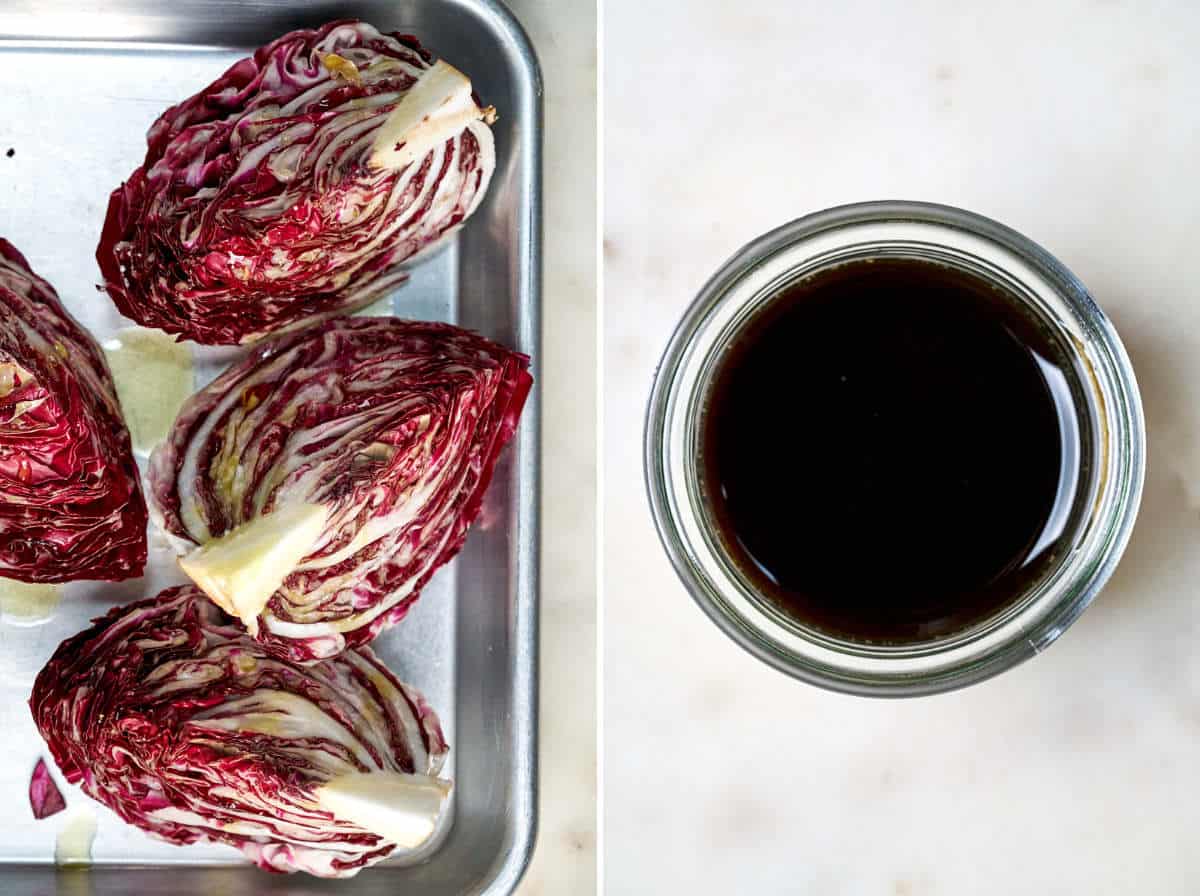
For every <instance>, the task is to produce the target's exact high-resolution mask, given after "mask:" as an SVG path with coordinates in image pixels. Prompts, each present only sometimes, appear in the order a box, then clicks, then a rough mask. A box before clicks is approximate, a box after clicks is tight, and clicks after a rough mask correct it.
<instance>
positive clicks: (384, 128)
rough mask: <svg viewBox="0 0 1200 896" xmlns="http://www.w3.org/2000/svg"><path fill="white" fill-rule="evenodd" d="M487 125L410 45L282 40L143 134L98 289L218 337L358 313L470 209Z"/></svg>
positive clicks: (352, 28)
mask: <svg viewBox="0 0 1200 896" xmlns="http://www.w3.org/2000/svg"><path fill="white" fill-rule="evenodd" d="M494 119H495V112H494V110H492V109H491V108H490V107H488V108H481V107H480V106H479V105H478V103H477V102H476V100H475V98H474V95H473V93H472V90H471V82H470V81H469V80H468V79H467V78H466V76H465V75H463V74H462V73H461V72H459V71H457V70H456V69H454V68H453V67H452V66H450V65H447V64H446V63H445V62H442V61H437V62H434V60H433V57H432V56H431V55H430V54H429V53H427V52H426V51H425V50H424V49H423V48H422V47H421V46H420V44H418V43H417V41H416V40H415V39H414V38H412V37H408V36H403V35H399V34H381V33H380V32H379V31H377V30H375V29H374V28H373V27H371V26H370V25H368V24H366V23H364V22H358V21H341V22H332V23H330V24H328V25H325V26H323V27H321V28H318V29H317V30H315V31H313V30H303V31H293V32H291V33H289V34H285V35H284V36H283V37H280V38H279V39H277V40H275V41H274V42H272V43H270V44H268V45H267V46H265V47H262V48H261V49H259V50H258V51H257V52H255V54H254V55H253V56H252V57H250V58H248V59H243V60H241V61H240V62H238V63H236V64H235V65H234V66H232V67H231V68H230V69H229V70H228V71H227V72H225V74H224V75H222V76H221V77H220V78H218V79H217V80H216V81H214V82H213V83H212V84H210V85H209V86H208V87H206V88H204V89H203V90H201V91H200V92H199V93H197V94H196V95H195V96H192V97H191V98H189V99H187V100H184V101H183V102H182V103H180V104H179V105H177V106H173V107H171V108H170V109H168V110H167V111H166V112H164V113H163V115H162V116H161V117H160V118H159V119H158V121H156V122H155V123H154V125H153V126H152V127H151V128H150V132H149V134H148V136H147V143H148V150H147V153H146V158H145V161H143V163H142V165H141V167H140V168H138V169H137V170H135V171H134V172H133V173H132V174H131V175H130V176H129V179H128V180H127V181H126V182H125V183H124V184H122V185H121V186H120V187H119V188H117V189H116V190H115V191H114V192H113V194H112V198H111V200H110V201H109V206H108V215H107V218H106V220H105V222H104V231H103V233H102V235H101V238H100V245H99V248H98V249H97V251H96V257H97V260H98V261H99V262H100V270H101V272H102V273H103V275H104V280H105V285H106V287H107V289H108V292H109V295H111V296H112V298H113V300H114V301H115V302H116V304H117V307H118V308H119V309H120V310H121V313H122V314H124V315H126V316H127V317H131V318H133V319H134V320H136V321H138V322H139V323H141V324H144V325H146V326H149V327H158V328H161V329H163V330H166V331H167V332H168V333H176V334H180V335H181V336H183V337H185V338H188V339H194V340H195V341H197V342H203V343H209V344H223V345H228V344H235V343H241V342H248V341H251V340H254V339H257V338H259V337H261V336H263V335H265V334H267V333H270V332H272V331H275V330H278V329H280V328H283V327H288V326H293V325H297V324H299V323H303V322H305V321H306V320H310V319H312V318H314V317H318V316H320V315H325V314H330V313H333V312H338V311H348V310H352V309H353V308H356V307H360V306H363V305H366V304H368V303H370V302H372V301H374V300H375V299H377V298H379V297H381V296H382V295H383V294H384V293H386V292H387V291H389V290H390V289H392V288H393V287H395V286H396V285H397V284H399V283H400V282H402V281H403V280H404V279H405V278H406V274H405V273H404V272H403V271H402V270H401V269H400V268H399V267H398V265H399V264H400V263H401V262H404V261H407V260H410V259H412V258H413V257H414V256H416V255H417V254H418V253H420V252H424V251H426V250H429V249H431V248H432V247H433V246H434V245H435V244H436V243H438V242H439V241H441V240H442V239H443V238H445V237H446V236H447V235H448V234H449V233H451V232H452V231H453V230H454V229H456V228H457V227H458V225H460V224H461V223H462V222H463V221H464V220H466V218H467V217H468V216H470V214H471V213H472V212H473V211H474V210H475V208H476V207H477V206H478V205H479V203H480V201H481V200H482V199H483V195H484V193H485V191H486V190H487V185H488V181H489V180H490V179H491V176H492V171H493V170H494V168H495V151H494V148H493V141H492V132H491V129H490V128H489V127H488V125H489V123H491V122H492V121H494Z"/></svg>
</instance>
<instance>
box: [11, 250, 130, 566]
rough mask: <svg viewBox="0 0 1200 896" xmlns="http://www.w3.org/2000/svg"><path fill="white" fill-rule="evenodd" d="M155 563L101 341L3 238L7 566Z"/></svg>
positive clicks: (119, 407)
mask: <svg viewBox="0 0 1200 896" xmlns="http://www.w3.org/2000/svg"><path fill="white" fill-rule="evenodd" d="M145 565H146V504H145V501H144V499H143V498H142V490H141V482H140V480H139V478H138V470H137V464H136V462H135V461H134V459H133V449H132V447H131V445H130V442H129V432H128V430H126V428H125V423H124V421H123V420H122V418H121V406H120V404H119V403H118V401H117V393H116V387H115V386H114V385H113V381H112V376H111V375H110V374H109V370H108V365H107V364H105V362H104V356H103V354H101V352H100V347H99V346H98V345H97V344H96V341H95V340H94V339H92V337H91V336H89V335H88V333H87V331H86V330H84V329H83V327H81V326H80V325H79V324H78V323H77V322H76V321H75V320H74V318H72V317H71V316H70V315H69V314H68V313H67V310H66V308H64V307H63V304H62V302H61V301H59V298H58V294H57V293H56V292H55V291H54V288H53V287H52V286H51V285H50V284H49V283H47V282H46V281H45V280H43V279H42V278H41V277H38V276H37V275H36V274H34V273H33V271H32V270H30V268H29V263H28V262H27V261H26V260H25V257H24V256H23V255H22V254H21V253H20V252H18V251H17V250H16V249H15V248H14V247H13V245H12V244H11V243H9V242H8V240H3V239H0V576H3V577H6V578H10V579H19V580H21V581H22V582H67V581H71V580H74V579H108V580H111V581H116V580H120V579H128V578H131V577H134V576H139V575H141V574H142V570H143V568H144V567H145Z"/></svg>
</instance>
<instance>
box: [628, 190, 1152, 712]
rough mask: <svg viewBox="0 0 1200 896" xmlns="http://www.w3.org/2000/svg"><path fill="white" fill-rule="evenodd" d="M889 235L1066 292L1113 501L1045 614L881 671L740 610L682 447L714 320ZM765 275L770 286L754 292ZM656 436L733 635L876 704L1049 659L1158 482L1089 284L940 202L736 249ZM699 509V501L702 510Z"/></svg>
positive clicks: (847, 219)
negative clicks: (952, 249) (859, 244)
mask: <svg viewBox="0 0 1200 896" xmlns="http://www.w3.org/2000/svg"><path fill="white" fill-rule="evenodd" d="M872 228H876V230H875V231H873V230H872ZM880 228H882V230H887V229H889V228H890V229H895V230H902V231H903V230H904V228H910V229H911V230H912V231H913V232H919V233H920V234H921V235H922V237H921V238H922V239H926V240H928V239H930V234H933V235H935V236H937V237H938V239H937V242H938V243H939V244H940V243H945V245H946V246H951V245H953V244H955V243H956V242H957V243H961V242H962V241H964V240H969V241H973V242H972V244H973V245H979V246H986V247H989V251H990V250H992V249H994V250H995V253H994V257H995V258H998V259H1000V262H999V264H1000V267H1001V268H1003V267H1004V266H1005V265H1009V264H1010V265H1011V269H1012V270H1020V271H1021V272H1022V275H1023V276H1024V277H1025V278H1027V279H1036V280H1037V283H1038V286H1039V288H1044V289H1045V290H1047V291H1048V292H1052V293H1053V295H1054V297H1055V300H1056V301H1061V303H1062V305H1063V307H1064V308H1065V309H1067V310H1068V311H1069V313H1070V314H1071V315H1073V316H1074V317H1075V318H1077V323H1078V324H1079V326H1080V328H1081V329H1080V334H1081V339H1082V341H1081V340H1075V341H1076V342H1077V343H1078V348H1079V350H1080V353H1081V355H1080V357H1081V358H1084V360H1085V361H1086V362H1087V363H1088V365H1089V369H1094V371H1095V377H1094V379H1095V380H1096V382H1095V386H1096V388H1097V390H1099V391H1098V393H1097V394H1098V397H1099V402H1100V405H1101V411H1102V413H1103V414H1104V415H1105V419H1104V420H1103V421H1101V424H1102V426H1103V428H1104V430H1105V439H1106V441H1105V443H1104V445H1103V448H1104V453H1103V458H1104V460H1103V463H1104V467H1105V468H1104V470H1103V471H1102V475H1101V479H1102V482H1103V489H1104V494H1103V495H1102V496H1101V497H1102V498H1103V500H1102V501H1098V502H1097V505H1096V511H1095V512H1096V514H1097V516H1096V519H1095V525H1096V527H1097V528H1096V529H1095V532H1094V533H1093V537H1092V539H1091V541H1089V542H1088V545H1087V550H1086V551H1085V552H1082V553H1081V555H1080V556H1079V557H1076V558H1073V560H1072V562H1073V563H1075V564H1076V565H1075V567H1073V569H1074V576H1075V578H1074V579H1072V580H1071V582H1070V583H1067V584H1064V585H1063V587H1062V589H1060V593H1058V594H1057V595H1056V596H1055V597H1054V599H1053V600H1051V599H1049V598H1047V600H1046V601H1045V603H1044V604H1039V605H1038V607H1037V608H1036V612H1033V610H1030V613H1029V615H1027V616H1026V617H1025V618H1024V619H1023V620H1022V621H1020V624H1017V623H1016V622H1014V623H1013V625H1012V627H1011V628H1010V629H1009V630H1008V631H1006V632H1001V633H1000V634H998V635H997V636H996V637H995V638H993V639H992V641H991V642H990V643H988V644H985V645H982V646H979V645H976V646H975V647H971V645H970V644H967V645H958V646H956V647H954V648H953V650H951V649H945V650H942V649H934V648H932V647H930V646H929V645H920V644H918V645H914V648H913V651H909V653H910V654H911V656H909V658H908V661H905V662H901V661H899V660H898V659H894V658H889V655H887V651H883V654H881V655H880V658H879V661H878V662H876V661H874V660H872V661H871V662H869V663H867V662H866V661H862V656H863V655H857V654H853V655H852V652H851V651H840V652H839V651H838V650H836V649H834V650H831V651H830V650H821V651H817V650H815V649H810V645H806V644H805V643H803V639H801V640H800V641H799V642H798V641H796V640H795V639H793V638H790V637H789V638H784V637H783V635H784V632H783V631H782V628H783V625H782V623H781V622H780V621H779V620H778V619H775V620H772V619H770V618H769V617H770V614H765V613H763V612H762V610H761V601H760V602H759V603H758V606H757V607H752V606H750V605H749V604H747V603H746V602H745V601H739V600H738V599H737V595H735V594H733V592H731V591H730V590H729V589H731V588H733V587H734V585H733V584H732V583H731V582H730V581H720V578H721V577H720V576H719V575H715V574H713V572H712V570H711V568H710V567H711V564H706V563H705V559H706V558H705V556H704V554H705V551H704V549H703V547H702V546H700V545H698V544H697V542H698V541H700V540H702V539H698V538H696V536H695V531H696V526H695V525H692V524H691V522H689V521H688V520H687V519H686V518H685V517H686V514H683V513H681V512H680V510H679V508H680V506H681V497H682V496H681V494H680V493H679V492H680V489H681V488H682V486H681V485H680V483H679V481H678V480H679V476H680V474H679V469H680V462H679V457H680V455H679V454H678V450H677V449H678V447H679V446H678V445H676V444H674V443H676V442H678V441H679V440H680V438H681V437H680V436H679V435H678V433H679V432H680V431H681V430H680V429H679V427H680V426H681V425H682V422H681V421H685V420H687V419H688V415H689V414H690V415H692V417H693V418H694V416H695V415H696V414H697V413H698V409H697V408H696V407H694V406H689V405H688V402H689V401H691V402H692V403H693V404H694V398H695V396H694V394H692V393H693V392H694V391H695V389H696V387H697V376H698V375H697V373H696V371H697V369H699V368H698V367H697V365H699V364H701V362H702V361H704V359H703V358H698V357H693V355H696V354H697V353H698V352H700V348H698V343H700V342H703V341H704V340H706V339H707V340H708V341H709V342H710V343H712V340H713V338H714V337H713V336H712V335H711V333H709V332H707V330H711V329H713V328H714V327H716V326H717V324H716V323H714V320H716V319H717V318H719V317H721V316H722V315H724V316H725V317H726V318H728V317H729V315H732V314H734V313H735V312H736V310H737V309H738V308H739V307H748V306H750V305H751V304H752V302H753V301H754V300H755V297H757V298H758V299H759V300H760V301H761V297H762V295H763V294H764V293H766V292H770V291H771V290H774V291H773V292H770V294H772V295H774V294H777V293H778V289H777V288H776V287H774V286H769V285H767V286H764V283H767V282H768V280H769V273H770V272H771V271H774V273H775V274H776V275H778V274H779V273H780V272H781V271H782V272H785V273H789V272H790V273H791V274H792V276H793V277H794V276H795V271H796V270H797V267H796V265H797V264H803V263H804V262H803V261H800V262H796V263H795V264H793V266H792V267H787V266H786V265H785V264H784V263H783V262H781V261H780V259H782V258H783V257H784V256H785V255H786V256H787V257H788V258H800V259H812V258H813V257H815V256H814V255H812V254H811V253H813V252H817V253H819V252H820V251H828V250H829V247H835V248H843V249H844V248H845V247H846V246H850V245H853V242H852V241H850V240H849V239H848V238H849V236H850V235H851V234H856V233H857V234H859V236H861V234H862V233H863V232H866V231H871V232H876V231H878V232H882V230H880ZM904 232H908V231H904ZM863 245H868V246H869V245H871V244H869V243H863ZM922 245H924V243H922ZM864 251H867V250H864ZM806 253H809V254H806ZM755 280H757V289H753V288H751V281H755ZM771 282H774V281H771ZM739 288H740V289H739ZM751 294H753V295H751ZM739 302H740V305H739ZM710 347H711V346H710ZM1085 354H1086V357H1085ZM689 389H690V390H692V391H691V392H689V391H688V390H689ZM644 435H645V438H644V473H645V480H646V488H647V492H648V497H649V501H650V507H651V512H652V515H653V517H654V521H655V525H656V527H657V529H658V533H659V537H660V539H661V541H662V543H663V546H664V548H665V550H666V552H667V555H668V557H669V559H670V560H671V563H672V565H673V566H674V568H675V571H676V573H677V574H678V575H679V577H680V579H681V580H682V581H683V583H684V585H685V587H686V588H687V590H688V592H689V593H690V594H691V595H692V597H693V598H694V599H695V600H696V602H697V603H698V604H699V605H700V607H701V609H702V610H704V612H705V613H706V614H707V615H708V616H709V618H710V619H712V621H713V622H715V623H716V624H717V626H718V627H719V628H721V629H722V631H724V632H725V633H726V635H728V636H729V637H731V638H732V639H733V640H734V641H735V642H737V643H738V644H739V645H741V646H742V647H743V648H744V649H746V650H748V651H749V652H750V653H752V654H753V655H755V656H756V657H758V658H759V659H760V660H763V661H764V662H766V663H767V664H768V665H771V666H773V667H775V668H777V669H779V670H780V671H783V672H785V673H786V674H789V675H791V676H793V677H796V678H799V679H801V680H804V681H807V682H809V683H812V684H817V685H820V686H822V687H826V688H829V689H832V690H837V691H843V692H848V693H855V694H864V695H873V696H913V695H921V694H928V693H936V692H940V691H946V690H952V689H955V688H959V687H963V686H966V685H969V684H973V683H976V682H978V681H982V680H984V679H986V678H989V677H991V676H993V675H996V674H998V673H999V672H1002V671H1004V670H1006V669H1008V668H1011V667H1012V666H1014V665H1016V664H1018V663H1020V662H1021V661H1023V660H1025V659H1027V658H1029V657H1030V656H1033V655H1034V654H1036V653H1039V652H1041V650H1043V649H1044V648H1045V647H1046V646H1048V645H1049V644H1050V643H1051V642H1052V641H1054V640H1055V639H1056V638H1057V637H1058V636H1059V635H1060V634H1061V633H1062V632H1063V631H1064V630H1065V629H1066V628H1067V627H1068V626H1069V625H1070V624H1071V623H1072V622H1074V621H1075V619H1077V618H1078V616H1079V615H1080V614H1081V613H1082V612H1083V610H1084V609H1085V608H1086V607H1087V606H1088V604H1090V602H1091V601H1092V599H1093V598H1094V597H1095V595H1096V594H1097V593H1098V592H1099V591H1100V589H1101V588H1102V587H1103V585H1104V584H1105V582H1106V581H1107V580H1108V578H1109V577H1110V576H1111V574H1112V571H1113V570H1114V569H1115V567H1116V564H1117V561H1118V560H1119V559H1120V556H1121V553H1122V552H1123V550H1124V548H1125V546H1126V544H1127V543H1128V540H1129V537H1130V534H1131V531H1132V528H1133V524H1134V520H1135V518H1136V514H1137V509H1138V505H1139V502H1140V496H1141V489H1142V482H1143V478H1144V474H1145V425H1144V419H1143V415H1142V407H1141V401H1140V396H1139V394H1138V388H1137V382H1136V378H1135V376H1134V372H1133V368H1132V365H1131V364H1130V361H1129V358H1128V355H1127V354H1126V352H1125V349H1124V347H1123V346H1122V344H1121V341H1120V338H1119V337H1118V336H1117V333H1116V331H1115V329H1114V328H1113V327H1112V324H1111V323H1110V322H1109V321H1108V319H1107V318H1106V317H1105V316H1104V314H1103V312H1102V311H1101V310H1100V308H1099V307H1098V306H1097V305H1096V303H1095V301H1094V300H1093V299H1092V297H1091V295H1090V294H1089V293H1088V291H1087V289H1086V288H1085V287H1084V285H1083V284H1082V283H1081V282H1080V280H1079V279H1078V278H1077V277H1076V276H1075V275H1074V274H1073V273H1071V271H1070V270H1068V269H1067V268H1066V266H1064V265H1063V264H1062V263H1061V262H1060V261H1058V259H1056V258H1055V257H1054V256H1053V255H1051V254H1050V253H1049V252H1047V251H1046V250H1045V249H1043V248H1042V247H1041V246H1039V245H1037V244H1036V243H1034V242H1033V241H1031V240H1029V239H1028V238H1027V237H1025V236H1023V235H1021V234H1020V233H1018V232H1016V231H1014V230H1012V229H1011V228H1008V227H1006V226H1004V225H1002V224H999V223H998V222H996V221H993V220H991V219H989V218H986V217H983V216H981V215H977V214H975V213H973V212H969V211H966V210H963V209H959V208H954V207H951V206H945V205H937V204H933V203H926V202H909V201H896V200H893V201H880V202H865V203H856V204H852V205H844V206H838V207H835V208H830V209H826V210H824V211H819V212H816V213H814V214H810V215H806V216H804V217H802V218H799V219H796V220H794V221H791V222H789V223H787V224H784V225H782V226H781V227H778V228H776V229H774V230H772V231H769V232H768V233H766V234H763V235H762V236H760V237H758V238H756V239H755V240H753V241H751V242H750V243H748V244H747V245H745V246H744V247H742V248H741V249H740V250H738V251H737V252H736V253H734V255H733V256H732V257H730V258H729V260H727V261H726V262H725V263H724V264H723V265H722V266H721V267H720V268H718V269H717V271H716V272H715V273H714V274H713V275H712V277H710V278H709V280H708V282H707V283H706V284H705V285H704V286H703V287H702V288H701V289H700V291H699V292H698V293H697V295H696V297H695V299H694V300H693V301H692V302H691V303H690V305H689V306H688V308H687V309H686V311H685V312H684V314H683V316H682V317H681V319H680V322H679V324H678V325H677V327H676V329H675V331H674V333H673V334H672V337H671V339H670V341H669V342H668V344H667V347H666V350H665V351H664V353H663V356H662V359H661V361H660V363H659V365H658V368H657V370H656V375H655V381H654V385H653V388H652V391H651V394H650V400H649V403H648V406H647V411H646V421H645V434H644ZM693 504H694V502H691V503H689V505H688V506H689V508H691V507H692V506H693ZM748 607H749V609H748ZM914 651H915V652H914ZM953 651H957V653H954V652H953ZM903 653H904V652H903V651H901V652H899V653H896V654H894V656H895V657H897V658H898V657H900V656H901V654H903ZM918 654H920V656H921V657H924V659H921V658H919V657H917V655H918ZM864 655H865V654H864ZM914 657H917V658H916V659H914Z"/></svg>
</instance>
